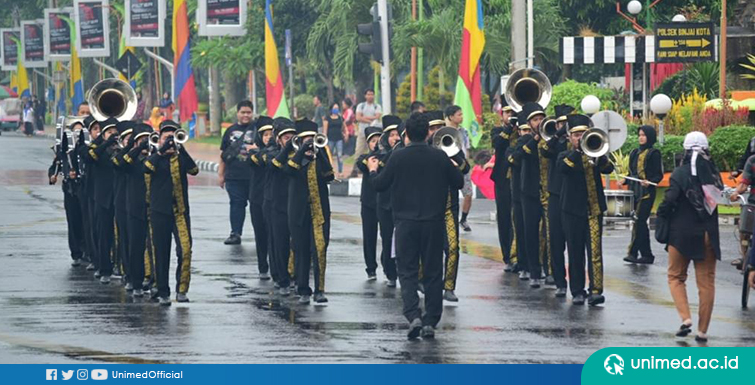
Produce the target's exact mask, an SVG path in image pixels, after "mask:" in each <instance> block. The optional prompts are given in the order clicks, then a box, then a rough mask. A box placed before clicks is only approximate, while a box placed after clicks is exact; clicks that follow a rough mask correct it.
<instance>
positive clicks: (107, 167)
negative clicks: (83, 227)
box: [86, 118, 118, 285]
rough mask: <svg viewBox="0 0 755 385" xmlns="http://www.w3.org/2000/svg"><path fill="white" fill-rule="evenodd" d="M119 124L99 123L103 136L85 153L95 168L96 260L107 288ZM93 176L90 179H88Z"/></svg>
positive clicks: (111, 268) (111, 272) (113, 236)
mask: <svg viewBox="0 0 755 385" xmlns="http://www.w3.org/2000/svg"><path fill="white" fill-rule="evenodd" d="M117 124H118V121H117V120H116V119H115V118H108V119H107V120H105V121H104V122H100V124H99V125H100V127H101V128H102V134H101V135H100V136H98V137H97V139H95V140H93V141H92V143H91V144H90V146H89V151H88V152H87V159H86V161H87V162H89V163H90V164H92V165H94V169H95V172H94V175H93V176H94V180H93V182H94V202H95V206H96V207H95V212H96V214H95V231H96V234H97V235H96V238H97V257H96V258H97V260H98V268H99V270H98V272H96V273H95V278H96V277H98V276H99V278H100V283H102V284H105V285H106V284H109V283H110V275H111V274H113V262H112V259H111V258H112V255H113V251H114V250H113V243H114V241H115V226H114V224H113V222H114V216H115V213H114V211H113V210H114V207H113V189H114V176H115V175H114V170H113V167H114V165H113V162H112V161H111V159H112V157H113V155H114V154H115V151H116V147H117V145H118V144H117V141H118V128H116V125H117ZM91 176H92V175H90V177H91Z"/></svg>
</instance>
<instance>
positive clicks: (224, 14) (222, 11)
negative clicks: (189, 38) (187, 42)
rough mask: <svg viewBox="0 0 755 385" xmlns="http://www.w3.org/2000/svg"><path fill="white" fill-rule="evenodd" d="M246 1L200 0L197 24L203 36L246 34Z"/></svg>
mask: <svg viewBox="0 0 755 385" xmlns="http://www.w3.org/2000/svg"><path fill="white" fill-rule="evenodd" d="M246 3H247V2H246V1H245V0H198V2H197V23H198V24H199V35H201V36H243V35H244V34H246V28H245V24H246Z"/></svg>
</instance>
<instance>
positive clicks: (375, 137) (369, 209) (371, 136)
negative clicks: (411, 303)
mask: <svg viewBox="0 0 755 385" xmlns="http://www.w3.org/2000/svg"><path fill="white" fill-rule="evenodd" d="M388 116H390V115H388ZM383 120H385V116H383ZM381 134H382V129H381V128H380V127H367V128H366V129H365V131H364V136H365V138H366V141H367V149H368V151H369V153H367V154H363V155H360V156H359V158H357V160H356V166H357V168H358V169H359V171H360V172H361V173H362V189H361V192H360V194H359V202H360V203H361V217H362V251H363V253H364V264H365V266H366V268H365V271H366V272H367V279H368V280H370V281H374V280H376V279H377V274H376V273H375V272H376V270H377V236H378V214H377V192H376V191H375V188H374V187H373V186H372V180H370V171H369V170H368V169H367V160H368V159H369V158H370V157H373V156H378V153H379V151H380V149H379V148H378V142H379V141H380V135H381ZM389 254H390V250H389ZM381 259H382V258H381ZM383 263H384V261H383ZM384 267H385V266H384ZM394 270H395V269H394ZM394 283H395V281H394Z"/></svg>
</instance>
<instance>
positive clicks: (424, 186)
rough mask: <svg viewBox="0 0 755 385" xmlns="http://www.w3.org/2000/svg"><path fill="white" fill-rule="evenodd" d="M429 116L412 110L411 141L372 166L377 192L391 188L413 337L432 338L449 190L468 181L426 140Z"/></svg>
mask: <svg viewBox="0 0 755 385" xmlns="http://www.w3.org/2000/svg"><path fill="white" fill-rule="evenodd" d="M427 132H428V121H427V119H426V118H425V117H423V116H422V115H419V114H413V115H412V116H411V117H410V118H409V120H407V121H406V133H407V135H408V137H409V139H410V140H411V143H410V144H409V145H408V146H406V147H405V148H403V149H401V150H397V151H395V152H394V153H393V154H392V155H391V157H390V159H389V160H388V163H387V164H386V166H385V167H384V168H383V169H381V171H380V173H379V174H378V173H377V172H378V167H379V161H378V159H377V158H374V157H373V158H370V160H369V161H368V169H369V170H370V173H371V174H374V175H373V176H372V181H373V186H374V187H375V189H376V190H377V191H378V192H382V191H386V190H389V189H390V191H391V206H392V207H393V219H394V221H395V223H396V231H395V236H396V255H397V260H398V261H397V262H398V276H399V279H400V280H401V297H402V298H403V303H404V316H405V317H406V319H407V320H408V321H409V322H410V326H409V333H408V337H409V339H415V338H417V337H419V336H420V333H421V334H422V336H423V337H424V338H433V337H434V336H435V326H436V325H437V324H438V322H439V321H440V317H441V315H442V313H443V238H444V235H445V229H444V227H445V226H444V217H445V211H446V204H447V202H448V191H449V189H451V188H454V189H460V188H462V187H463V186H464V176H463V175H462V173H461V170H460V166H461V165H458V164H455V163H454V161H453V159H450V160H449V158H448V157H447V156H446V154H445V153H444V152H443V151H441V150H439V149H436V148H432V147H430V146H428V145H427ZM420 261H421V263H422V269H423V274H424V278H423V282H424V286H425V314H424V316H422V313H421V311H420V308H419V296H418V294H417V287H418V280H419V278H418V275H419V269H420Z"/></svg>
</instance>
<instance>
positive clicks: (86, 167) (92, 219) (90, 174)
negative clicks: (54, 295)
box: [74, 105, 100, 271]
mask: <svg viewBox="0 0 755 385" xmlns="http://www.w3.org/2000/svg"><path fill="white" fill-rule="evenodd" d="M87 107H88V105H87ZM84 129H86V130H87V132H89V140H90V141H93V140H97V137H99V135H100V124H99V122H97V120H95V119H94V117H93V116H92V115H87V117H86V118H84ZM90 144H91V142H90V143H86V135H79V141H78V142H77V143H76V149H75V150H74V151H76V154H77V159H78V162H77V163H78V169H77V171H78V174H79V176H80V177H82V179H83V180H82V181H81V184H80V186H79V194H80V195H81V200H80V202H79V203H81V213H82V216H83V218H84V220H83V221H82V222H83V226H84V244H85V245H86V248H87V250H88V254H89V265H87V271H96V270H98V268H99V265H100V261H99V260H98V254H97V230H96V229H97V217H96V210H95V208H96V206H95V204H94V178H95V173H96V166H95V165H94V164H92V163H90V162H89V158H88V157H89V154H88V152H89V146H90Z"/></svg>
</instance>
